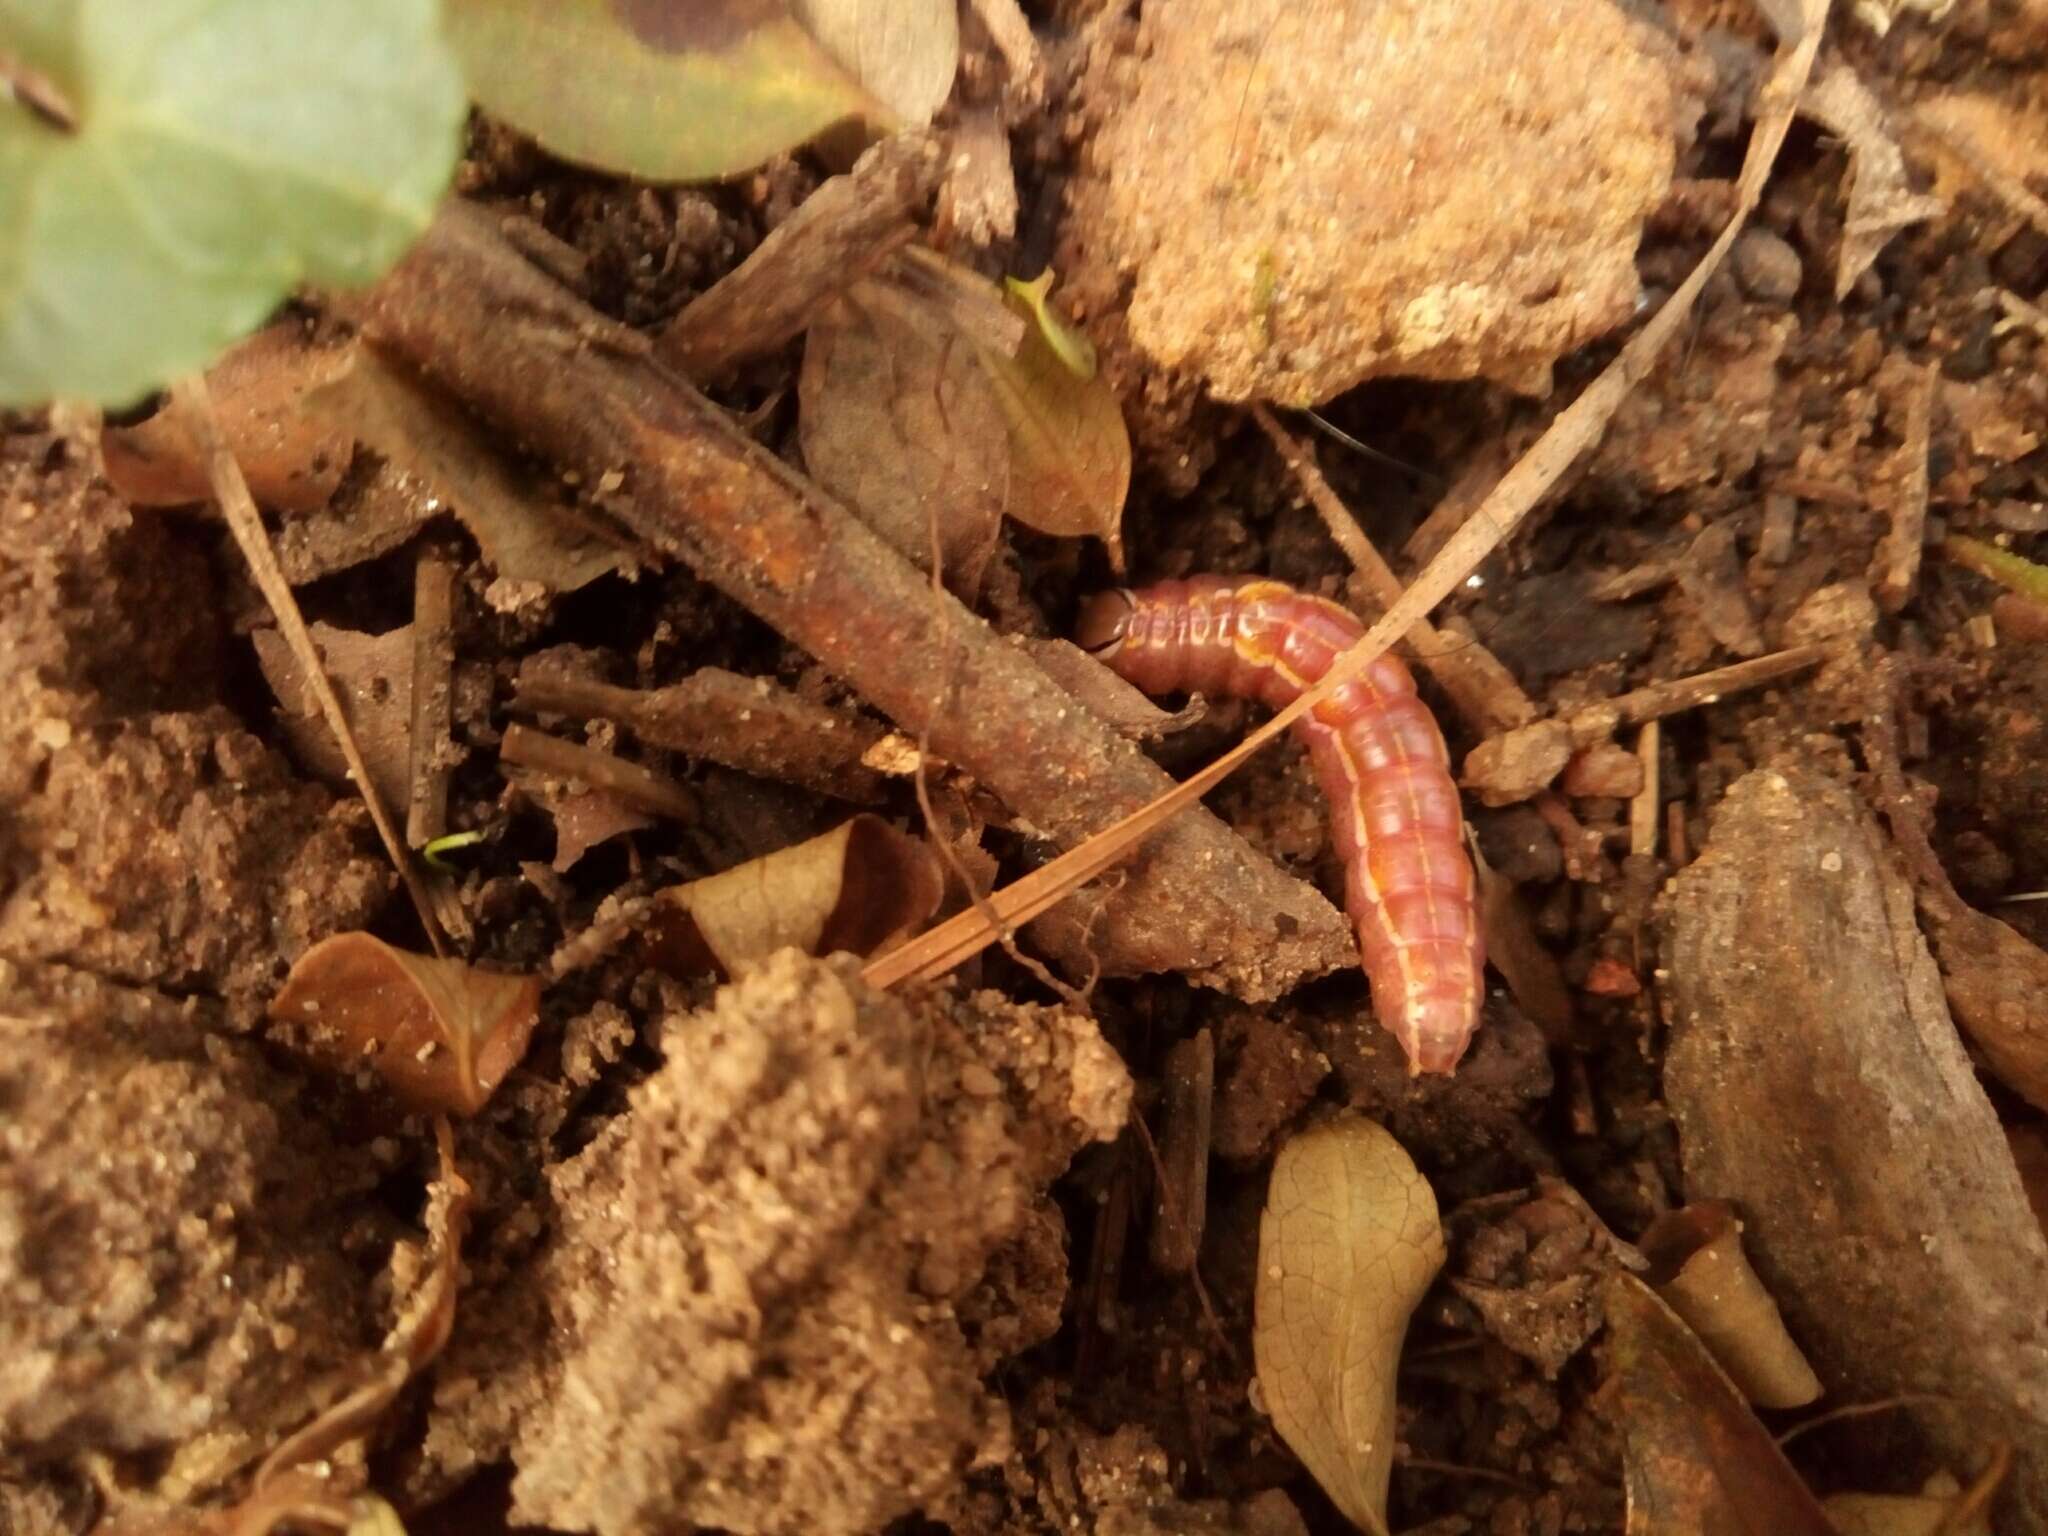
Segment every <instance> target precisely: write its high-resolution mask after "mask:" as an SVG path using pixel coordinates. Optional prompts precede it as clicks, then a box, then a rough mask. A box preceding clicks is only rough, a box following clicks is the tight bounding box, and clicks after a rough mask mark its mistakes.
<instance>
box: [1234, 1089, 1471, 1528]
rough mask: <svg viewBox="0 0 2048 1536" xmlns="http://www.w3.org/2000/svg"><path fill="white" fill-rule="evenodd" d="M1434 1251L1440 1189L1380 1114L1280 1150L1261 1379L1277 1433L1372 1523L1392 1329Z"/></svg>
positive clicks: (1400, 1331)
mask: <svg viewBox="0 0 2048 1536" xmlns="http://www.w3.org/2000/svg"><path fill="white" fill-rule="evenodd" d="M1443 1262H1444V1238H1443V1229H1442V1228H1441V1227H1440V1226H1439V1225H1438V1223H1437V1212H1436V1196H1435V1195H1434V1194H1433V1193H1432V1192H1431V1190H1430V1187H1429V1184H1428V1182H1427V1181H1426V1180H1425V1179H1424V1178H1423V1177H1422V1175H1421V1174H1420V1173H1418V1172H1417V1171H1416V1169H1415V1165H1414V1163H1413V1162H1411V1161H1410V1160H1409V1157H1408V1154H1407V1153H1406V1152H1405V1151H1403V1150H1402V1148H1401V1144H1400V1143H1399V1142H1397V1141H1395V1140H1394V1138H1393V1137H1392V1136H1391V1135H1389V1134H1388V1133H1387V1132H1386V1131H1385V1130H1384V1129H1383V1128H1382V1127H1380V1126H1378V1125H1376V1124H1374V1123H1373V1122H1372V1121H1370V1120H1366V1119H1362V1118H1359V1117H1356V1116H1346V1117H1344V1118H1341V1119H1337V1120H1329V1121H1325V1122H1323V1123H1322V1124H1320V1125H1314V1126H1311V1127H1309V1128H1308V1129H1307V1130H1305V1131H1302V1132H1300V1133H1299V1134H1297V1135H1296V1136H1294V1137H1293V1138H1292V1139H1291V1140H1289V1141H1288V1143H1287V1144H1286V1145H1285V1146H1284V1147H1282V1148H1281V1149H1280V1155H1279V1156H1278V1157H1277V1158H1275V1159H1274V1161H1273V1179H1272V1185H1271V1187H1270V1189H1269V1190H1268V1192H1267V1195H1266V1209H1265V1213H1264V1215H1263V1216H1261V1217H1260V1220H1259V1277H1258V1288H1257V1291H1256V1294H1255V1296H1254V1299H1253V1313H1254V1321H1253V1330H1252V1351H1253V1355H1254V1357H1255V1359H1256V1361H1257V1365H1258V1380H1259V1388H1260V1391H1261V1392H1262V1393H1263V1394H1264V1396H1265V1400H1266V1410H1267V1412H1268V1413H1270V1414H1271V1415H1272V1417H1273V1427H1274V1428H1275V1429H1276V1430H1278V1431H1279V1433H1280V1438H1281V1439H1282V1440H1284V1441H1286V1442H1287V1445H1288V1448H1289V1449H1290V1450H1292V1451H1293V1452H1294V1454H1295V1455H1297V1456H1299V1457H1300V1458H1301V1461H1302V1465H1304V1466H1306V1467H1307V1468H1308V1470H1309V1471H1310V1472H1311V1473H1312V1474H1313V1475H1314V1476H1315V1480H1316V1481H1317V1482H1318V1483H1320V1484H1322V1486H1323V1490H1324V1491H1325V1492H1326V1493H1328V1494H1329V1495H1330V1498H1331V1500H1332V1501H1333V1502H1334V1503H1335V1504H1336V1506H1337V1508H1338V1509H1340V1510H1341V1511H1343V1513H1344V1515H1345V1517H1346V1518H1348V1519H1349V1520H1350V1521H1351V1522H1352V1523H1353V1524H1354V1525H1356V1526H1358V1527H1359V1528H1360V1529H1361V1530H1365V1531H1370V1532H1373V1533H1375V1536H1385V1533H1386V1529H1387V1514H1386V1511H1387V1484H1388V1481H1389V1479H1390V1477H1391V1475H1392V1472H1393V1465H1394V1438H1395V1429H1396V1426H1395V1422H1394V1372H1395V1368H1396V1366H1397V1365H1398V1363H1399V1361H1400V1355H1401V1341H1402V1339H1403V1338H1404V1337H1405V1336H1406V1334H1407V1331H1408V1318H1409V1314H1410V1313H1412V1312H1413V1311H1414V1310H1415V1304H1416V1303H1417V1302H1418V1301H1420V1300H1421V1299H1422V1294H1423V1292H1424V1291H1426V1290H1428V1289H1429V1285H1430V1282H1431V1281H1432V1280H1434V1279H1435V1278H1436V1274H1437V1271H1438V1270H1440V1269H1441V1268H1443Z"/></svg>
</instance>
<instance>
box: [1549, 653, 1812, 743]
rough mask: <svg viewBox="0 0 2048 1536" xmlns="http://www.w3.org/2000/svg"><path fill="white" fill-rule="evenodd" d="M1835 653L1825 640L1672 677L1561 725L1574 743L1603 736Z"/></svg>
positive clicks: (1574, 713)
mask: <svg viewBox="0 0 2048 1536" xmlns="http://www.w3.org/2000/svg"><path fill="white" fill-rule="evenodd" d="M1840 654H1842V647H1841V646H1839V645H1830V644H1828V643H1826V642H1824V641H1817V642H1815V643H1814V644H1812V645H1795V646H1791V647H1789V648H1788V649H1786V650H1782V651H1773V652H1771V654H1770V655H1768V656H1758V657H1755V658H1753V659H1752V660H1749V661H1738V662H1735V663H1734V664H1733V665H1731V666H1726V667H1716V668H1714V669H1713V670H1712V671H1711V672H1695V673H1694V674H1693V675H1692V676H1691V677H1680V678H1674V679H1673V680H1672V681H1670V682H1668V683H1651V684H1650V685H1649V686H1648V687H1644V688H1636V689H1633V690H1631V691H1630V692H1628V693H1619V694H1616V695H1615V696H1614V697H1613V698H1611V699H1602V700H1601V701H1600V702H1599V703H1597V704H1588V705H1587V706H1586V707H1585V708H1584V709H1578V710H1574V711H1572V713H1571V714H1569V715H1567V716H1566V717H1565V722H1566V724H1568V725H1569V726H1571V728H1572V734H1573V739H1574V740H1575V741H1576V740H1577V739H1578V738H1579V736H1580V735H1582V734H1584V735H1588V736H1593V737H1599V736H1605V735H1606V734H1607V733H1608V732H1609V731H1610V730H1612V729H1613V728H1614V727H1615V726H1622V725H1643V724H1647V723H1648V722H1649V721H1652V720H1661V719H1663V718H1664V717H1665V716H1667V715H1677V714H1683V713H1684V712H1685V711H1686V710H1688V709H1697V708H1698V707H1699V706H1700V705H1702V704H1713V703H1717V702H1718V701H1720V700H1721V699H1724V698H1726V697H1727V696H1728V695H1729V694H1731V693H1743V692H1746V691H1747V690H1749V689H1751V688H1760V687H1762V686H1763V685H1764V684H1765V683H1773V682H1776V681H1777V680H1778V679H1779V678H1781V677H1790V676H1791V675H1792V674H1793V673H1795V672H1803V671H1805V670H1806V669H1807V668H1808V667H1812V666H1817V665H1819V664H1820V663H1821V662H1823V661H1826V660H1827V659H1828V658H1829V657H1831V656H1838V655H1840Z"/></svg>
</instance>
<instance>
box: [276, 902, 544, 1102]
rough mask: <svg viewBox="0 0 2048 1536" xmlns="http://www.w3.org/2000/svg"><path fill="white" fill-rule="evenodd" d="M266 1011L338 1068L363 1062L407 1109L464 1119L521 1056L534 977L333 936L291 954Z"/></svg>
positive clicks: (536, 988)
mask: <svg viewBox="0 0 2048 1536" xmlns="http://www.w3.org/2000/svg"><path fill="white" fill-rule="evenodd" d="M270 1017H271V1019H272V1021H273V1022H275V1023H278V1024H288V1025H291V1026H293V1027H294V1029H295V1030H296V1031H297V1032H299V1033H300V1035H301V1037H302V1038H303V1039H304V1040H305V1042H306V1043H307V1046H308V1048H309V1051H310V1053H311V1054H313V1055H315V1056H316V1057H317V1058H319V1059H320V1060H321V1061H323V1062H324V1063H325V1064H326V1065H327V1066H328V1067H330V1068H331V1069H332V1070H334V1071H335V1072H337V1073H352V1072H354V1071H355V1070H356V1068H357V1067H358V1066H361V1065H364V1064H367V1065H369V1066H370V1067H371V1068H373V1069H374V1070H375V1071H376V1072H377V1074H378V1075H379V1076H380V1077H382V1078H383V1079H384V1081H385V1084H386V1085H387V1086H388V1087H389V1088H390V1089H391V1092H392V1094H393V1096H394V1097H396V1098H397V1099H398V1101H399V1102H400V1103H401V1104H403V1105H404V1106H405V1107H406V1108H407V1109H411V1110H417V1111H422V1112H439V1113H450V1114H458V1115H473V1114H475V1113H476V1112H477V1111H478V1110H479V1109H482V1108H483V1107H484V1104H485V1103H486V1102H487V1101H488V1100H489V1099H490V1096H491V1094H492V1092H493V1091H494V1090H495V1089H496V1088H497V1086H498V1084H499V1083H500V1082H502V1081H503V1080H504V1077H505V1074H506V1073H507V1072H509V1071H511V1070H512V1068H513V1066H514V1065H515V1064H516V1063H517V1062H518V1061H519V1058H520V1057H521V1056H523V1055H525V1053H526V1043H527V1041H528V1040H529V1039H530V1038H531V1037H532V1035H533V1027H534V1025H535V1023H536V1022H537V1021H538V1020H539V1018H540V982H539V981H538V980H537V979H536V978H534V977H532V976H514V975H507V974H505V973H502V972H497V971H483V970H478V969H476V968H475V967H474V966H470V965H465V964H463V963H462V962H461V961H459V960H436V959H432V958H429V957H428V956H425V955H414V954H408V953H407V952H406V951H404V950H402V949H393V948H392V947H391V946H390V945H389V944H386V943H385V942H384V941H383V940H382V939H377V938H372V937H371V936H370V935H369V934H367V933H360V932H354V933H338V934H336V935H334V936H333V937H332V938H329V939H323V940H321V941H320V942H319V943H318V944H315V945H314V946H313V947H312V948H311V949H309V950H307V951H306V952H305V953H304V954H303V955H301V956H300V957H299V960H298V963H297V964H296V965H294V966H293V967H292V970H291V974H290V975H289V976H287V977H286V978H285V983H284V986H283V987H282V988H281V989H280V990H279V992H278V994H277V996H276V997H275V998H274V999H272V1001H271V1004H270Z"/></svg>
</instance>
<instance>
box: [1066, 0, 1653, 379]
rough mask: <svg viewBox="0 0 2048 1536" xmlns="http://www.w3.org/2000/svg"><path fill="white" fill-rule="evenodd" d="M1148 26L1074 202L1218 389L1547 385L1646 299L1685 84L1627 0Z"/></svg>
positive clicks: (1137, 314)
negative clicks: (1648, 249) (1643, 243)
mask: <svg viewBox="0 0 2048 1536" xmlns="http://www.w3.org/2000/svg"><path fill="white" fill-rule="evenodd" d="M1140 46H1141V50H1142V52H1143V57H1142V58H1141V59H1140V61H1139V62H1138V63H1137V64H1136V66H1135V73H1136V80H1135V85H1134V88H1132V89H1131V90H1130V93H1129V96H1128V99H1127V101H1126V103H1125V104H1124V106H1123V108H1122V110H1120V111H1119V112H1117V113H1116V114H1115V115H1114V117H1113V118H1112V119H1111V121H1110V122H1109V124H1108V127H1107V130H1106V131H1105V132H1104V133H1103V134H1102V135H1101V136H1100V137H1099V138H1098V139H1097V140H1096V141H1095V142H1094V144H1093V145H1092V146H1091V149H1090V151H1089V158H1088V162H1087V165H1088V170H1089V173H1090V174H1089V176H1088V178H1087V180H1086V181H1084V182H1083V183H1081V184H1080V185H1077V187H1076V189H1075V192H1074V197H1073V209H1074V217H1075V219H1076V220H1077V222H1079V223H1081V224H1084V225H1085V226H1087V227H1089V228H1090V229H1091V230H1092V231H1093V233H1094V237H1095V239H1096V240H1097V241H1098V242H1099V243H1100V244H1099V247H1098V249H1096V250H1094V251H1092V252H1091V253H1090V255H1091V259H1092V260H1093V261H1095V262H1099V263H1101V264H1103V265H1107V266H1110V267H1114V268H1117V269H1120V270H1122V271H1123V272H1125V273H1126V274H1127V275H1128V277H1129V280H1130V282H1131V285H1132V286H1131V296H1130V307H1129V325H1130V332H1131V335H1132V337H1133V338H1134V339H1135V340H1136V342H1137V344H1138V345H1139V346H1140V347H1142V348H1143V349H1144V350H1145V352H1146V353H1148V354H1149V355H1150V356H1151V357H1152V358H1153V359H1154V360H1156V361H1157V362H1158V363H1159V364H1161V365H1163V366H1164V367H1166V368H1169V369H1176V370H1184V371H1186V372H1188V373H1191V374H1193V375H1195V376H1197V377H1199V378H1201V379H1202V380H1204V381H1205V382H1206V383H1207V385H1208V387H1209V389H1210V390H1211V392H1212V393H1213V394H1215V395H1216V396H1217V397H1219V398H1221V399H1226V400H1244V399H1267V400H1279V401H1285V402H1293V403H1300V404H1308V403H1312V402H1314V401H1318V400H1325V399H1328V398H1329V397H1331V396H1332V395H1335V394H1337V393H1339V392H1341V391H1343V390H1345V389H1348V388H1350V387H1352V386H1353V385H1355V384H1357V383H1359V382H1360V381H1361V380H1364V379H1368V378H1373V377H1376V376H1378V375H1381V374H1388V373H1401V374H1408V375H1419V376H1422V377H1427V378H1467V377H1473V376H1483V377H1487V378H1492V379H1498V380H1501V381H1504V382H1507V383H1510V384H1513V385H1515V386H1517V387H1521V388H1527V389H1530V390H1533V391H1536V392H1541V391H1542V390H1543V389H1544V388H1546V387H1547V385H1548V380H1549V374H1550V366H1551V364H1552V363H1553V362H1554V361H1555V360H1556V359H1557V358H1559V357H1560V356H1562V355H1563V354H1564V353H1565V352H1567V351H1570V350H1571V349H1572V348H1574V347H1576V346H1579V345H1581V344H1583V343H1584V342H1585V341H1587V340H1588V339H1590V338H1591V337H1593V336H1597V335H1599V334H1600V333H1601V332H1603V331H1606V330H1608V329H1611V328H1612V327H1613V326H1615V325H1617V324H1619V323H1621V322H1622V321H1624V320H1626V319H1627V318H1629V316H1630V315H1631V314H1632V313H1633V312H1634V310H1635V307H1636V304H1637V299H1638V295H1639V291H1640V290H1639V284H1638V279H1637V276H1636V268H1635V249H1636V243H1637V240H1638V238H1639V236H1640V233H1641V229H1642V223H1643V219H1644V217H1645V215H1646V214H1647V213H1648V212H1649V211H1650V210H1651V209H1652V208H1653V207H1655V206H1656V204H1657V203H1658V201H1659V200H1660V199H1661V198H1662V197H1663V196H1664V192H1665V189H1666V187H1667V186H1668V185H1669V183H1670V179H1671V171H1672V164H1673V159H1674V155H1675V139H1676V136H1677V129H1678V126H1679V125H1678V121H1677V119H1678V112H1677V109H1676V106H1675V100H1676V98H1677V95H1678V91H1677V89H1676V88H1675V85H1674V79H1673V73H1672V66H1671V64H1670V62H1668V59H1667V57H1660V54H1661V55H1670V54H1672V53H1673V52H1674V50H1672V49H1671V48H1670V46H1669V45H1668V44H1664V43H1662V42H1661V41H1660V40H1659V39H1658V38H1657V37H1656V35H1655V34H1653V33H1651V32H1650V31H1649V30H1648V29H1647V28H1645V27H1642V26H1640V25H1639V24H1637V23H1635V22H1633V21H1631V20H1630V19H1629V18H1628V17H1627V16H1626V15H1625V14H1624V12H1623V11H1622V10H1621V8H1619V7H1617V6H1610V5H1608V4H1606V3H1604V0H1603V3H1600V4H1594V5H1583V6H1575V7H1571V8H1568V9H1562V10H1561V9H1558V8H1556V7H1551V6H1545V5H1541V4H1535V3H1527V4H1523V3H1517V4H1514V5H1511V6H1508V7H1506V8H1505V9H1503V8H1502V7H1500V6H1490V7H1485V8H1479V9H1475V8H1470V7H1458V6H1444V5H1433V4H1419V3H1414V0H1404V3H1400V4H1390V5H1381V6H1375V7H1373V8H1371V9H1370V10H1369V11H1367V12H1364V13H1361V14H1360V15H1358V16H1357V17H1355V18H1350V19H1346V20H1343V21H1339V20H1338V19H1337V17H1336V16H1335V15H1334V14H1333V13H1330V12H1327V11H1320V10H1317V9H1315V8H1314V7H1304V6H1290V5H1286V4H1281V3H1277V0H1244V3H1236V4H1225V5H1210V6H1202V7H1199V8H1196V9H1193V10H1185V9H1172V8H1169V9H1160V8H1151V9H1148V10H1147V12H1146V15H1145V21H1144V24H1143V33H1142V38H1141V44H1140ZM1588 59H1598V60H1599V61H1600V67H1599V68H1598V69H1592V70H1589V69H1588V68H1587V67H1586V61H1587V60H1588ZM1253 189H1256V193H1257V195H1256V196H1254V195H1251V193H1252V191H1253Z"/></svg>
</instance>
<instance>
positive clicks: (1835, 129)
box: [1799, 62, 1948, 299]
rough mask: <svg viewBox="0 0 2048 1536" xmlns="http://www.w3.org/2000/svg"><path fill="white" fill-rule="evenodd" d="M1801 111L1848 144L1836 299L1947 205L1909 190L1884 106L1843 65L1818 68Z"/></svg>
mask: <svg viewBox="0 0 2048 1536" xmlns="http://www.w3.org/2000/svg"><path fill="white" fill-rule="evenodd" d="M1799 110H1800V113H1801V114H1802V115H1803V116H1806V117H1810V118H1812V119H1814V120H1815V121H1816V122H1818V123H1819V124H1820V125H1821V126H1822V127H1824V128H1826V129H1827V130H1828V131H1829V132H1830V133H1834V134H1838V135H1839V136H1840V137H1841V138H1842V139H1843V140H1844V141H1845V142H1846V143H1847V144H1848V146H1849V209H1848V217H1847V219H1846V221H1845V223H1844V225H1843V228H1842V252H1841V257H1840V259H1839V260H1838V261H1837V263H1836V265H1835V297H1836V298H1838V299H1840V298H1846V297H1847V296H1848V293H1849V290H1850V289H1851V288H1854V287H1855V286H1856V279H1857V278H1859V277H1861V276H1862V275H1863V274H1864V273H1865V272H1867V271H1868V270H1869V269H1870V264H1871V263H1872V262H1873V261H1875V260H1877V253H1878V252H1879V251H1881V250H1883V249H1884V248H1885V246H1886V244H1887V243H1888V242H1889V241H1890V240H1891V238H1892V236H1894V235H1896V234H1897V233H1898V232H1899V231H1900V230H1902V229H1905V228H1906V227H1907V226H1909V225H1912V224H1918V223H1921V222H1923V221H1924V220H1927V219H1931V218H1935V217H1937V216H1938V215H1940V214H1941V213H1942V212H1944V211H1945V210H1946V208H1947V206H1948V205H1947V204H1946V203H1945V202H1944V201H1943V200H1942V199H1941V198H1939V197H1932V196H1928V195H1926V194H1924V193H1919V192H1915V191H1914V190H1913V186H1912V183H1911V181H1910V180H1909V179H1908V178H1907V175H1906V157H1905V156H1904V155H1903V154H1901V153H1900V151H1899V142H1898V139H1897V138H1896V136H1894V134H1893V133H1892V129H1891V125H1890V123H1889V122H1887V121H1886V118H1885V112H1884V108H1883V107H1882V106H1880V105H1879V104H1878V100H1877V98H1876V97H1875V96H1873V95H1872V94H1871V93H1870V88H1869V87H1868V86H1866V85H1865V84H1864V83H1863V82H1862V80H1861V79H1859V78H1858V77H1857V74H1856V71H1855V70H1853V69H1852V68H1850V67H1849V66H1848V65H1847V64H1844V63H1840V62H1837V63H1835V64H1834V65H1832V66H1831V67H1830V68H1828V69H1826V70H1824V71H1821V72H1820V73H1819V74H1818V75H1817V77H1816V78H1815V79H1814V81H1813V83H1812V84H1811V85H1809V86H1808V87H1807V88H1806V95H1805V97H1804V98H1803V99H1802V100H1801V101H1800V104H1799Z"/></svg>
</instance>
